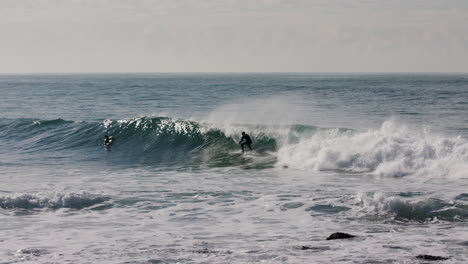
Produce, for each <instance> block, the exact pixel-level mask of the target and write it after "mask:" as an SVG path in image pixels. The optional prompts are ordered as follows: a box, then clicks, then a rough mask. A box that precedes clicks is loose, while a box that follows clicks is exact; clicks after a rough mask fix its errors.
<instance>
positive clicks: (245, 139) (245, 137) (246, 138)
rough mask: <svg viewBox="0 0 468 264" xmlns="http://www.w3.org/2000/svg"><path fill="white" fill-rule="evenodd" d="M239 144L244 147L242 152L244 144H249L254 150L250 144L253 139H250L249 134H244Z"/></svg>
mask: <svg viewBox="0 0 468 264" xmlns="http://www.w3.org/2000/svg"><path fill="white" fill-rule="evenodd" d="M239 144H240V145H241V147H242V152H244V145H247V147H249V149H250V150H252V147H251V146H250V144H252V139H250V136H249V135H247V134H244V135H242V138H241V140H240V142H239Z"/></svg>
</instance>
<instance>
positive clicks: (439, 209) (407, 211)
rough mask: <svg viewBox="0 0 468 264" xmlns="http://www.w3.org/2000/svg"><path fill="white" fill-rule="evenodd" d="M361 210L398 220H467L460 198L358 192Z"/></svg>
mask: <svg viewBox="0 0 468 264" xmlns="http://www.w3.org/2000/svg"><path fill="white" fill-rule="evenodd" d="M357 200H358V204H359V205H360V206H361V208H362V209H361V211H362V212H364V213H366V214H368V215H373V216H382V217H385V218H386V217H388V216H390V217H392V218H393V219H395V220H400V221H419V222H425V221H433V220H436V219H437V220H444V221H467V220H468V204H466V203H464V202H463V201H461V200H457V199H456V200H455V201H444V200H442V199H436V198H423V199H419V200H410V199H408V198H403V197H399V196H386V195H385V194H383V193H374V194H369V193H360V194H358V196H357Z"/></svg>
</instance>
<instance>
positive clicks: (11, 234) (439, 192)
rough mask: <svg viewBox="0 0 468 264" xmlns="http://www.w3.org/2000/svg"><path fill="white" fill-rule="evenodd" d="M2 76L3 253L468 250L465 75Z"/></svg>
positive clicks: (287, 259) (351, 255)
mask: <svg viewBox="0 0 468 264" xmlns="http://www.w3.org/2000/svg"><path fill="white" fill-rule="evenodd" d="M0 92H1V95H0V115H1V116H0V223H1V225H0V263H18V262H21V263H422V262H423V261H422V260H420V259H418V258H417V256H418V255H424V254H428V255H434V256H442V257H447V258H449V259H448V260H445V261H443V263H467V262H468V75H462V74H292V73H291V74H49V75H0ZM242 131H245V132H246V133H248V134H249V135H250V136H251V137H252V139H253V145H252V147H253V151H251V152H247V153H245V154H242V153H241V151H240V146H239V145H238V141H239V140H240V136H241V135H240V133H241V132H242ZM105 135H110V136H113V138H114V142H113V144H112V145H111V146H108V147H104V146H103V139H104V136H105ZM334 232H346V233H349V234H352V235H355V236H356V237H355V238H353V239H349V240H326V238H327V237H328V236H329V235H330V234H332V233H334Z"/></svg>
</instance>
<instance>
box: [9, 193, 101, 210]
mask: <svg viewBox="0 0 468 264" xmlns="http://www.w3.org/2000/svg"><path fill="white" fill-rule="evenodd" d="M107 200H109V198H107V197H104V196H97V195H93V194H90V193H86V192H82V193H73V192H72V193H66V192H64V193H60V192H38V193H15V194H8V195H4V196H0V207H1V208H5V209H13V208H20V209H35V208H53V209H58V208H74V209H81V208H85V207H90V206H93V205H96V204H100V203H103V202H105V201H107Z"/></svg>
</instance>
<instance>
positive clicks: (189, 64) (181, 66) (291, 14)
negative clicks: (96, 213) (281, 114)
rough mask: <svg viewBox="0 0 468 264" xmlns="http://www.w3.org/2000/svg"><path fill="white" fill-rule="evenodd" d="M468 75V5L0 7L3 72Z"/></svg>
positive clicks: (270, 1) (100, 0)
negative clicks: (457, 73) (408, 73)
mask: <svg viewBox="0 0 468 264" xmlns="http://www.w3.org/2000/svg"><path fill="white" fill-rule="evenodd" d="M220 71H221V72H249V71H256V72H272V71H274V72H276V71H286V72H291V71H294V72H296V71H299V72H408V71H409V72H427V71H429V72H468V0H0V72H3V73H9V72H220Z"/></svg>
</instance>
